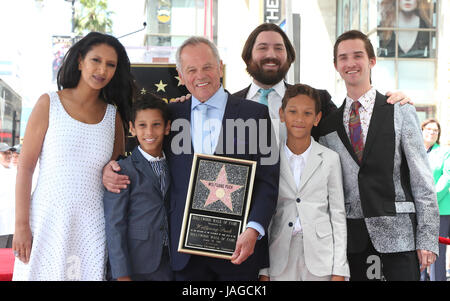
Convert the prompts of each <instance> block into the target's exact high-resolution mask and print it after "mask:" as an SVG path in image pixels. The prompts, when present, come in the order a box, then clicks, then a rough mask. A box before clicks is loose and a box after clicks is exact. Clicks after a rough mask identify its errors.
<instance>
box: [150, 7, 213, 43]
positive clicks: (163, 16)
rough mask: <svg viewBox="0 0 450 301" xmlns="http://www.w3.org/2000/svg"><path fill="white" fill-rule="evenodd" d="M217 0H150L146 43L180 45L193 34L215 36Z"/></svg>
mask: <svg viewBox="0 0 450 301" xmlns="http://www.w3.org/2000/svg"><path fill="white" fill-rule="evenodd" d="M216 9H217V0H207V1H205V0H147V1H146V11H147V37H146V45H147V46H170V47H178V46H179V45H181V43H183V41H184V40H186V39H187V38H188V37H190V36H192V35H197V36H205V37H208V38H211V39H213V38H214V32H215V29H214V28H213V26H214V24H215V22H213V19H214V15H217V14H215V13H214V11H215V10H216Z"/></svg>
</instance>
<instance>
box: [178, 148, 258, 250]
mask: <svg viewBox="0 0 450 301" xmlns="http://www.w3.org/2000/svg"><path fill="white" fill-rule="evenodd" d="M211 167H212V169H213V170H215V171H216V172H214V173H213V174H211V173H208V171H209V170H210V169H208V168H211ZM219 169H220V171H219V173H217V170H219ZM222 169H224V170H225V171H226V170H234V173H235V174H237V173H236V172H239V174H238V175H239V176H238V177H237V178H238V180H239V183H231V182H232V181H229V179H228V177H227V173H226V172H225V178H226V181H227V184H228V185H227V184H225V185H224V186H225V187H231V186H235V188H233V189H236V190H235V191H233V192H231V193H230V194H229V195H230V198H231V199H230V200H232V203H229V205H226V204H225V203H226V202H224V201H223V200H222V199H220V198H219V199H218V200H216V201H214V202H212V203H211V204H209V205H207V202H208V200H210V196H211V194H212V192H211V191H212V190H211V189H210V188H208V187H207V185H205V183H203V182H202V180H204V181H206V180H207V181H208V182H209V183H208V184H209V185H212V186H213V187H214V188H215V189H214V188H213V189H214V190H215V191H216V195H217V193H218V192H217V191H218V190H220V187H222V186H219V185H222V184H220V183H219V184H217V182H215V181H214V180H213V179H216V180H217V179H219V174H220V173H222ZM241 170H242V171H244V172H240V171H241ZM255 170H256V162H255V161H248V160H240V159H233V158H228V157H220V156H212V155H203V154H197V153H195V154H194V158H193V162H192V169H191V177H190V181H189V189H188V194H187V198H186V205H185V210H184V218H183V223H182V228H181V234H180V242H179V245H178V252H182V253H188V254H194V255H201V256H208V257H215V258H222V259H231V256H232V254H233V252H234V249H235V247H236V242H237V238H238V236H239V234H241V233H242V232H243V231H244V230H245V226H246V225H247V219H248V214H249V210H250V203H251V197H252V191H253V182H254V178H255ZM205 174H208V176H207V177H205ZM207 178H208V179H207ZM244 182H245V184H244ZM211 183H212V184H211ZM230 184H231V185H230ZM239 184H244V185H239ZM236 186H241V187H240V188H236ZM218 187H219V188H218ZM205 188H206V189H207V190H208V191H209V192H211V194H210V193H209V192H208V197H206V198H205V192H204V190H205ZM222 193H223V192H222ZM219 195H220V193H219ZM219 201H220V202H221V203H219V207H218V206H216V208H220V206H222V205H223V206H222V209H211V208H214V206H215V205H216V204H215V203H218V202H219ZM199 202H203V204H204V205H203V208H200V206H198V204H199ZM233 205H236V206H233ZM228 206H231V207H232V208H231V209H230V208H229V207H228ZM234 210H236V211H237V213H236V212H234ZM227 211H228V212H227ZM229 211H231V212H229Z"/></svg>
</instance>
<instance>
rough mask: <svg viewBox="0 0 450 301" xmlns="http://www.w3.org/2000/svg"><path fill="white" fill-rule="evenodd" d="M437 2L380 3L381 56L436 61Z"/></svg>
mask: <svg viewBox="0 0 450 301" xmlns="http://www.w3.org/2000/svg"><path fill="white" fill-rule="evenodd" d="M435 20H436V13H435V1H430V0H378V38H379V45H378V56H379V57H399V58H434V57H435V50H436V43H435V41H434V37H435V31H436V29H435V26H436V21H435Z"/></svg>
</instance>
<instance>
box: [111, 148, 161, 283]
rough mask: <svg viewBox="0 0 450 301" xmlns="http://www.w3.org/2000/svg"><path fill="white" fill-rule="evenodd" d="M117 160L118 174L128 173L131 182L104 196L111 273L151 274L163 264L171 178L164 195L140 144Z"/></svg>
mask: <svg viewBox="0 0 450 301" xmlns="http://www.w3.org/2000/svg"><path fill="white" fill-rule="evenodd" d="M118 163H119V165H120V168H121V170H120V172H119V173H120V174H126V175H128V177H129V179H130V182H131V184H129V185H128V187H127V188H126V189H122V190H121V191H120V193H119V194H117V193H111V192H109V191H105V194H104V197H103V204H104V208H105V228H106V243H107V247H108V255H109V261H110V265H111V272H112V276H113V278H118V277H123V276H131V275H134V274H150V273H153V272H154V271H155V270H156V269H157V268H158V266H159V264H160V261H161V255H162V249H163V235H164V232H167V228H168V227H167V214H166V206H165V199H166V200H167V199H168V188H169V183H170V177H169V175H168V173H167V174H166V189H165V190H166V191H165V196H166V197H165V198H164V197H163V194H162V192H161V188H160V182H159V178H158V176H157V175H156V174H155V172H154V171H153V169H152V167H151V166H150V164H149V162H148V160H147V159H145V158H144V156H143V155H142V154H141V152H140V151H139V150H138V148H137V147H135V148H134V150H133V152H132V154H131V156H128V157H127V158H126V159H123V160H120V161H119V162H118ZM167 234H168V233H167Z"/></svg>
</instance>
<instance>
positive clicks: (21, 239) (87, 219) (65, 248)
mask: <svg viewBox="0 0 450 301" xmlns="http://www.w3.org/2000/svg"><path fill="white" fill-rule="evenodd" d="M58 90H59V91H57V92H51V93H49V94H44V95H42V96H41V97H40V98H39V99H38V101H37V103H36V105H35V107H34V109H33V111H32V113H31V116H30V118H29V121H28V124H27V128H26V132H25V137H24V143H23V147H22V153H21V159H20V162H19V166H18V175H17V182H16V222H15V233H14V238H13V251H14V253H15V256H16V257H17V258H16V261H15V265H14V275H13V280H104V278H105V266H106V238H105V226H104V223H105V222H104V213H103V203H102V197H103V189H104V188H103V185H102V182H101V178H102V168H103V166H104V165H105V164H106V163H107V162H108V161H109V160H111V159H115V158H117V156H118V155H120V154H123V153H124V148H125V147H124V144H125V138H124V126H125V127H126V125H125V124H126V120H127V119H128V118H127V116H128V111H129V107H130V105H131V102H132V95H133V93H134V83H133V79H132V76H131V73H130V61H129V59H128V56H127V54H126V51H125V49H124V47H123V46H122V45H121V44H120V42H119V41H118V40H117V39H116V38H114V37H112V36H109V35H105V34H101V33H95V32H92V33H90V34H88V35H87V36H86V37H84V38H83V39H81V40H80V41H79V42H77V43H76V44H75V45H73V46H72V48H71V49H70V50H69V52H68V53H67V55H66V56H65V58H64V62H63V64H62V66H61V68H60V70H59V72H58ZM116 110H117V111H118V113H119V114H116ZM123 121H124V122H123ZM38 159H39V163H40V169H39V177H38V182H37V184H36V188H35V190H34V191H33V194H32V195H31V184H32V176H33V172H34V169H35V166H36V163H37V161H38Z"/></svg>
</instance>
